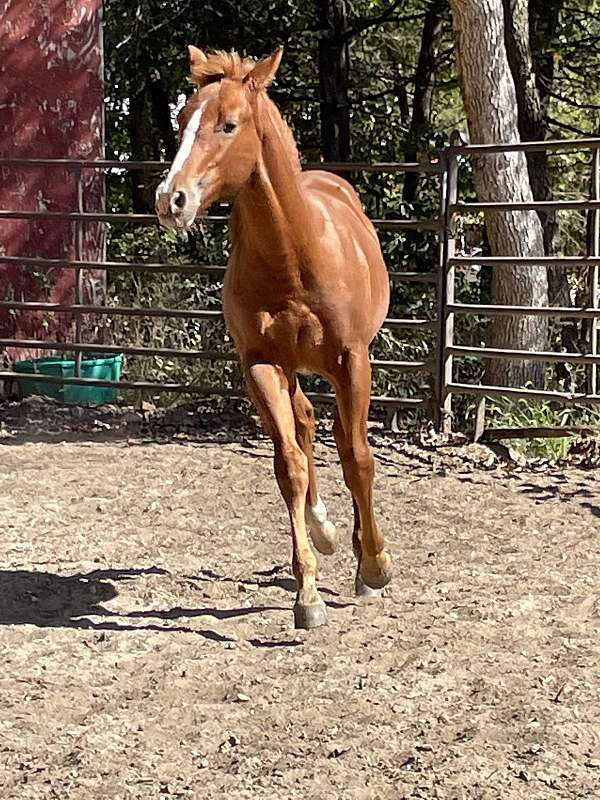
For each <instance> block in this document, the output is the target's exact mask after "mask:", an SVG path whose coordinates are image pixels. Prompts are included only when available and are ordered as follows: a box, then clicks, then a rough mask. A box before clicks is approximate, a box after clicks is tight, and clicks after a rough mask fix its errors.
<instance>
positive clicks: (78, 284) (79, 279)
mask: <svg viewBox="0 0 600 800" xmlns="http://www.w3.org/2000/svg"><path fill="white" fill-rule="evenodd" d="M81 173H82V168H81V167H80V166H78V167H77V168H76V171H75V177H76V181H77V211H78V213H79V214H83V184H82V182H81ZM83 225H84V222H83V220H76V222H75V259H76V260H77V261H82V260H83ZM75 303H76V304H77V305H81V304H82V303H83V275H82V270H81V267H77V268H76V269H75ZM81 327H82V326H81V312H80V311H77V312H76V313H75V344H81V339H82V336H81ZM81 359H82V353H81V351H80V350H77V352H76V353H75V377H76V378H81Z"/></svg>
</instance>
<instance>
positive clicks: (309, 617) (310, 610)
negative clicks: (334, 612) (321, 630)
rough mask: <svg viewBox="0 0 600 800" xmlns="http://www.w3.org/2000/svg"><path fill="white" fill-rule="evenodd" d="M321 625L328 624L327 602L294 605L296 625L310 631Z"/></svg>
mask: <svg viewBox="0 0 600 800" xmlns="http://www.w3.org/2000/svg"><path fill="white" fill-rule="evenodd" d="M320 625H327V612H326V611H325V603H323V602H320V603H313V604H312V605H310V606H303V605H301V604H300V603H296V605H295V606H294V627H296V628H301V629H303V630H306V631H309V630H311V628H318V627H319V626H320Z"/></svg>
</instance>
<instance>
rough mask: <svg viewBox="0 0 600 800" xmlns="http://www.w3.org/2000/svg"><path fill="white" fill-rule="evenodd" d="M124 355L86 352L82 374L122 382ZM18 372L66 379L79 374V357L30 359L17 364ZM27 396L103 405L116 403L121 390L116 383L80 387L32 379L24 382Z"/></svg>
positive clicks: (23, 388) (80, 403)
mask: <svg viewBox="0 0 600 800" xmlns="http://www.w3.org/2000/svg"><path fill="white" fill-rule="evenodd" d="M122 363H123V356H122V355H116V356H102V355H94V353H84V354H83V355H82V358H81V377H82V378H94V379H95V380H102V381H118V380H120V377H121V365H122ZM13 369H14V371H15V372H28V373H37V374H39V375H40V376H44V375H53V376H60V377H63V378H74V377H75V359H74V358H72V357H67V356H65V357H61V356H50V357H47V358H28V359H23V360H21V361H17V362H15V364H13ZM20 384H21V387H22V391H23V394H24V395H34V394H39V395H46V396H47V397H54V398H56V400H59V401H60V402H61V403H69V404H74V405H88V406H101V405H104V404H105V403H114V402H115V401H116V399H117V392H118V389H117V388H115V387H113V386H78V385H77V384H60V383H50V382H49V381H45V380H44V378H43V377H40V379H39V380H37V379H35V380H34V379H33V378H32V379H31V380H26V381H20Z"/></svg>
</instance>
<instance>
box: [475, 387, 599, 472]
mask: <svg viewBox="0 0 600 800" xmlns="http://www.w3.org/2000/svg"><path fill="white" fill-rule="evenodd" d="M567 426H589V427H591V428H600V412H598V411H597V410H595V409H589V408H587V409H586V408H581V407H578V406H576V405H574V406H572V407H568V408H561V409H556V408H554V407H553V405H552V404H551V403H549V402H541V401H537V400H525V399H519V400H516V401H514V400H496V401H494V402H492V403H490V404H489V405H488V410H487V414H486V427H489V428H562V427H567ZM506 441H510V443H511V445H512V446H513V447H514V448H515V449H516V450H518V451H519V452H522V453H524V454H525V455H527V456H530V457H533V458H551V459H556V458H564V457H565V456H566V455H567V452H568V450H569V444H570V437H569V434H568V433H565V435H564V436H556V437H549V438H531V439H510V438H508V439H507V440H506Z"/></svg>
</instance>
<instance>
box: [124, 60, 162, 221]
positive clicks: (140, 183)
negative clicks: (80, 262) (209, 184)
mask: <svg viewBox="0 0 600 800" xmlns="http://www.w3.org/2000/svg"><path fill="white" fill-rule="evenodd" d="M132 88H133V91H132V93H131V97H130V98H129V140H130V142H131V160H132V161H154V160H157V159H160V148H159V141H158V136H157V133H156V130H155V128H154V123H153V118H152V97H151V92H150V85H149V83H148V80H147V79H146V77H145V76H144V75H141V76H140V80H139V82H138V83H137V84H135V83H133V81H132ZM130 181H131V200H132V206H133V211H134V212H135V213H136V214H152V213H153V211H154V188H153V184H154V178H153V177H152V176H150V175H149V173H148V172H138V171H137V170H134V171H133V172H132V173H131V176H130Z"/></svg>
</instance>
